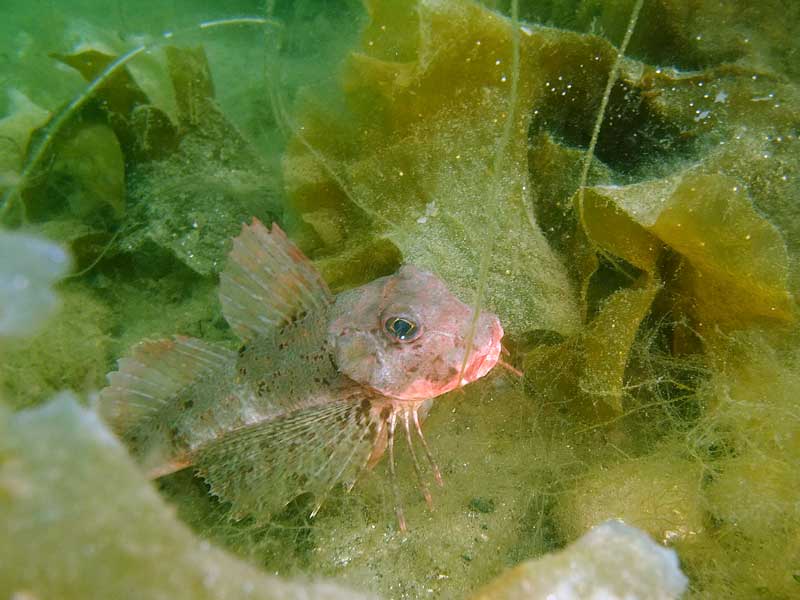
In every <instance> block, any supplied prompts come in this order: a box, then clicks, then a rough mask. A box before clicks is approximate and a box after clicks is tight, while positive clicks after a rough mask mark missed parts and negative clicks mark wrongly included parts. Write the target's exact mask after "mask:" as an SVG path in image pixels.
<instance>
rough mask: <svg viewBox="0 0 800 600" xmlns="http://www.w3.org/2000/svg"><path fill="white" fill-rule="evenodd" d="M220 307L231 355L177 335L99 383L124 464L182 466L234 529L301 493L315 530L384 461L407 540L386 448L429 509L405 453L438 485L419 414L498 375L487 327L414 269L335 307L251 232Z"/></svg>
mask: <svg viewBox="0 0 800 600" xmlns="http://www.w3.org/2000/svg"><path fill="white" fill-rule="evenodd" d="M220 299H221V302H222V311H223V314H224V316H225V318H226V319H227V321H228V323H229V324H230V326H231V328H232V329H233V330H234V331H235V332H236V334H237V335H238V336H239V337H240V338H241V339H242V341H243V345H242V346H241V347H240V349H239V351H238V352H234V351H231V350H228V349H227V348H224V347H222V346H218V345H215V344H210V343H207V342H203V341H201V340H198V339H195V338H189V337H184V336H175V337H174V338H172V339H167V340H159V341H150V340H145V341H143V342H140V343H139V344H137V345H136V346H134V347H133V349H132V350H131V351H130V353H129V355H128V356H126V357H124V358H121V359H120V360H119V362H118V370H117V371H114V372H112V373H109V375H108V380H109V385H108V387H106V388H104V389H103V390H102V391H101V392H100V402H99V410H100V413H101V415H102V416H103V417H104V418H105V419H106V421H107V422H109V423H110V424H111V425H112V427H113V428H114V430H115V431H116V432H117V433H118V434H119V435H120V437H122V439H123V440H124V441H125V442H126V444H127V445H128V447H129V448H130V450H131V452H132V454H133V456H134V457H135V458H136V459H137V460H138V461H139V463H140V464H141V465H142V467H143V468H144V469H145V470H146V472H147V473H148V474H149V475H150V476H151V477H161V476H163V475H167V474H169V473H172V472H174V471H177V470H180V469H183V468H186V467H194V468H195V470H196V471H197V473H198V474H199V475H200V476H202V477H203V478H204V479H205V480H206V481H207V483H208V484H209V486H210V488H211V491H212V493H214V494H215V495H217V496H219V497H220V498H221V499H223V500H226V501H228V502H230V503H231V505H232V509H233V513H234V515H235V516H237V517H242V516H245V515H250V516H253V517H254V518H256V519H266V518H268V517H269V516H270V515H271V514H274V513H275V512H276V511H278V510H280V509H281V508H283V507H284V506H285V505H286V504H287V503H288V502H289V501H291V500H292V499H293V498H295V497H296V496H297V495H299V494H301V493H304V492H310V493H311V494H313V496H314V498H315V508H314V510H313V512H312V515H311V516H314V515H315V514H316V512H317V511H318V510H319V507H320V506H321V505H322V502H323V501H324V499H325V497H326V496H327V494H328V493H329V492H330V490H331V489H332V488H333V487H334V486H335V485H336V484H337V483H338V482H345V483H346V484H348V485H349V486H352V485H353V484H354V483H355V481H356V479H357V477H358V475H359V474H360V473H361V471H362V470H363V469H365V468H367V467H369V466H372V465H374V464H375V463H376V462H377V461H378V460H379V459H380V458H381V456H382V455H383V454H384V452H385V451H386V450H387V449H388V454H389V471H390V479H391V482H392V487H393V490H394V494H395V512H396V514H397V519H398V523H399V526H400V528H401V529H403V530H404V529H405V519H404V517H403V511H402V507H401V504H400V500H399V492H398V486H397V481H396V476H395V461H394V439H395V435H396V433H397V432H398V431H399V430H402V432H403V434H404V437H405V439H406V442H407V444H408V447H409V449H410V453H411V458H412V462H413V466H414V470H415V473H416V476H417V483H418V485H419V488H420V491H421V492H422V495H423V496H424V498H425V500H426V501H427V502H428V504H429V505H431V495H430V492H429V491H428V487H427V485H426V484H425V482H424V479H423V476H422V469H421V467H420V461H419V460H418V458H417V454H416V451H415V449H414V443H413V442H414V440H415V439H418V440H419V441H420V443H421V445H422V448H423V451H424V455H425V457H426V459H427V461H428V463H429V465H430V468H431V470H432V472H433V475H434V478H435V479H436V480H437V482H439V483H441V475H440V473H439V469H438V467H437V466H436V463H435V462H434V460H433V458H432V455H431V452H430V450H429V448H428V445H427V444H426V442H425V438H424V436H423V434H422V428H421V427H420V420H421V418H420V417H421V415H420V413H421V412H422V413H424V411H425V410H426V409H427V407H428V406H429V405H430V401H431V399H433V398H435V397H436V396H439V395H441V394H444V393H445V392H448V391H450V390H453V389H455V388H457V387H460V386H462V385H466V384H468V383H470V382H472V381H475V380H476V379H478V378H480V377H483V376H484V375H486V373H488V372H489V371H490V370H491V369H492V368H493V367H494V366H495V364H497V362H498V360H499V358H500V351H501V345H500V341H501V338H502V337H503V329H502V327H501V325H500V321H499V320H498V318H497V317H496V316H495V315H493V314H491V313H488V312H481V313H480V314H479V315H478V318H477V320H475V319H473V316H474V311H473V309H472V308H471V307H469V306H468V305H466V304H464V303H463V302H461V301H460V300H458V299H457V298H456V297H455V296H453V295H452V294H451V293H450V292H449V290H448V289H447V287H446V286H445V284H444V282H442V281H441V280H440V279H439V278H438V277H436V276H435V275H433V274H432V273H428V272H426V271H422V270H420V269H417V268H416V267H414V266H411V265H404V266H403V267H401V268H400V269H399V270H398V271H397V273H395V274H394V275H391V276H388V277H381V278H379V279H376V280H375V281H372V282H370V283H368V284H366V285H363V286H360V287H358V288H354V289H351V290H348V291H345V292H342V293H340V294H338V295H336V296H334V295H333V294H331V292H330V290H329V289H328V287H327V285H326V284H325V281H324V280H323V279H322V276H321V275H320V274H319V272H318V271H317V270H316V269H315V268H314V266H313V264H312V263H311V261H309V260H308V259H307V258H306V257H305V256H304V255H303V253H302V252H301V251H300V250H299V249H298V248H297V247H296V246H295V245H294V244H293V243H292V242H291V241H290V240H289V239H288V238H287V237H286V235H285V234H284V232H283V231H282V230H281V229H280V228H279V227H278V226H277V225H275V224H273V225H272V229H271V231H269V230H267V228H266V227H264V225H263V224H262V223H261V222H260V221H258V220H257V219H253V223H252V224H251V225H244V226H243V227H242V232H241V234H240V235H239V236H238V237H236V238H235V239H234V241H233V249H232V251H231V252H230V255H229V260H228V263H227V265H226V267H225V270H224V271H223V272H222V274H221V277H220ZM473 321H475V323H476V324H477V326H476V328H475V331H474V337H473V340H472V343H471V344H469V343H468V340H467V338H468V335H467V331H468V330H469V329H470V326H471V324H472V323H473ZM468 347H469V349H468ZM467 352H469V355H468V356H466V359H465V355H466V353H467ZM398 425H399V427H398Z"/></svg>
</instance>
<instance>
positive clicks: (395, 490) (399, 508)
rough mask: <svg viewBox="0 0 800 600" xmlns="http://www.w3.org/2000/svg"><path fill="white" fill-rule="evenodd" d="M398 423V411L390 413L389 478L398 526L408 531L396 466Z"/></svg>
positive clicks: (401, 529) (403, 530)
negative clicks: (395, 453)
mask: <svg viewBox="0 0 800 600" xmlns="http://www.w3.org/2000/svg"><path fill="white" fill-rule="evenodd" d="M396 425H397V411H394V410H393V411H392V413H391V414H390V415H389V479H390V480H391V485H392V494H393V495H394V514H395V515H396V516H397V526H398V527H399V528H400V531H402V532H405V531H406V518H405V516H404V515H403V503H402V502H400V487H399V486H398V485H397V472H396V470H395V466H394V430H395V426H396Z"/></svg>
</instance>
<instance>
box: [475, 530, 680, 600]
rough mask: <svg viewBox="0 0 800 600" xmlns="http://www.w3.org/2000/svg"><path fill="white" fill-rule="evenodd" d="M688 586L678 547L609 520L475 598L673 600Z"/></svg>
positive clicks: (496, 583)
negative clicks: (660, 543)
mask: <svg viewBox="0 0 800 600" xmlns="http://www.w3.org/2000/svg"><path fill="white" fill-rule="evenodd" d="M687 584H688V580H687V579H686V576H685V575H684V574H683V573H682V572H681V570H680V566H679V564H678V557H677V555H676V554H675V551H674V550H670V549H668V548H665V547H663V546H661V545H659V544H657V543H656V542H655V541H653V540H652V539H651V538H650V536H648V535H647V534H646V533H644V532H643V531H640V530H639V529H636V528H635V527H631V526H629V525H626V524H625V523H622V522H621V521H606V522H605V523H602V524H601V525H598V526H597V527H595V528H594V529H592V530H591V531H589V532H588V533H587V534H585V535H584V536H583V537H581V538H580V539H579V540H577V541H576V542H574V543H573V544H571V545H570V546H567V548H565V549H564V550H562V551H561V552H557V553H554V554H548V555H546V556H543V557H541V558H539V559H537V560H532V561H529V562H526V563H523V564H521V565H519V566H518V567H516V568H514V569H512V570H511V571H509V572H507V573H506V574H505V575H501V576H500V577H498V578H497V579H496V580H495V581H494V582H492V583H490V584H489V585H488V586H487V587H486V588H484V589H483V590H482V591H481V592H479V593H478V594H477V595H476V596H474V598H473V600H489V599H494V598H503V599H506V600H514V599H520V600H522V599H523V598H524V599H526V600H582V599H590V600H600V599H602V600H639V599H641V600H645V599H647V600H673V599H675V598H679V597H680V596H681V595H682V594H683V593H684V592H685V591H686V586H687Z"/></svg>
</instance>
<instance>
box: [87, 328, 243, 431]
mask: <svg viewBox="0 0 800 600" xmlns="http://www.w3.org/2000/svg"><path fill="white" fill-rule="evenodd" d="M235 360H236V353H235V352H232V351H230V350H227V349H226V348H222V347H219V346H216V345H213V344H209V343H206V342H203V341H201V340H198V339H195V338H191V337H185V336H175V337H174V338H172V339H168V340H158V341H152V340H145V341H143V342H140V343H139V344H137V345H135V346H134V347H133V349H132V350H131V352H130V354H129V355H128V356H125V357H124V358H121V359H120V360H119V361H118V363H117V365H118V366H117V370H116V371H113V372H111V373H109V374H108V382H109V385H108V387H106V388H104V389H103V390H102V391H101V392H100V404H99V409H100V414H101V415H102V416H103V418H104V419H105V420H106V421H107V422H108V423H109V424H111V426H112V427H113V428H114V430H115V431H117V433H119V434H121V435H124V434H126V433H127V432H128V431H129V430H131V429H132V428H134V427H138V426H140V425H141V423H142V421H144V420H146V419H148V418H151V417H155V416H156V415H157V414H158V413H159V411H160V410H161V409H162V408H164V407H165V406H166V405H167V404H168V403H169V402H171V401H172V400H173V399H174V398H175V397H176V396H178V395H179V394H180V392H181V390H183V389H185V388H187V387H188V386H190V385H191V384H192V383H193V382H195V381H196V380H197V379H199V378H200V377H203V376H207V375H211V374H212V373H214V372H216V371H220V370H223V369H224V368H226V367H227V366H228V365H230V364H231V363H232V362H234V361H235Z"/></svg>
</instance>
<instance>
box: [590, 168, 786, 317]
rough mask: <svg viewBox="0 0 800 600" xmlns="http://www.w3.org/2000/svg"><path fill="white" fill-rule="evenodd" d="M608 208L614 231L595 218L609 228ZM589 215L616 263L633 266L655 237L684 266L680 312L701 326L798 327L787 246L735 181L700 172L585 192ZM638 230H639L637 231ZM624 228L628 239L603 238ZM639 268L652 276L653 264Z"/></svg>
mask: <svg viewBox="0 0 800 600" xmlns="http://www.w3.org/2000/svg"><path fill="white" fill-rule="evenodd" d="M610 207H613V208H612V210H616V211H617V213H616V214H617V219H616V222H615V223H613V224H612V225H613V227H607V228H603V227H595V225H594V224H593V221H594V220H595V219H596V218H597V219H605V220H606V222H607V223H608V220H607V218H606V217H604V216H603V215H604V214H607V211H608V210H609V208H610ZM583 210H584V223H586V224H587V225H585V230H586V231H587V234H588V235H589V237H590V238H591V239H592V240H593V241H594V240H596V241H597V243H598V245H600V246H602V247H603V248H605V249H606V250H607V251H609V252H611V253H612V254H614V255H616V256H620V257H623V258H625V259H626V260H629V261H630V262H634V261H635V260H637V259H638V257H640V256H642V255H643V254H642V250H644V249H649V247H650V245H652V242H648V243H644V244H640V245H641V250H639V251H633V250H632V247H631V244H632V241H634V240H637V239H639V240H644V239H648V238H650V237H651V236H653V237H655V238H657V239H658V240H660V242H661V243H663V244H664V245H666V246H668V247H669V248H671V249H672V250H673V251H674V252H676V253H678V254H679V255H680V256H681V257H682V258H683V259H684V261H685V265H684V267H683V268H682V269H680V271H679V272H678V273H677V274H676V276H675V277H676V283H675V285H676V286H677V289H678V290H680V295H681V296H682V297H683V299H684V302H683V306H682V307H680V308H682V309H683V310H686V311H687V312H689V313H690V314H692V315H693V316H694V317H695V319H696V320H697V322H698V323H697V324H698V326H700V327H702V326H703V325H709V324H718V325H721V326H724V327H727V328H735V327H738V326H742V325H744V324H747V323H752V322H754V321H758V320H768V321H773V322H784V323H786V322H790V321H792V320H793V318H794V306H793V301H792V299H791V296H790V294H789V292H788V289H787V285H788V284H787V280H788V274H789V271H788V270H789V263H788V255H787V252H786V246H785V243H784V241H783V239H782V237H781V234H780V232H779V231H778V230H777V229H776V228H775V226H774V225H772V224H771V223H770V222H769V221H767V220H766V219H765V218H764V217H762V216H761V215H759V214H758V213H757V212H756V210H755V209H754V208H753V205H752V203H751V201H750V199H749V198H748V197H747V195H746V194H745V193H744V192H743V190H742V188H741V185H740V184H739V183H738V181H737V180H736V179H733V178H731V177H728V176H725V175H722V174H718V173H712V174H709V173H703V172H702V171H700V170H697V169H695V170H689V171H686V172H682V173H679V174H678V175H675V176H673V177H671V178H667V179H663V180H655V181H650V182H644V183H640V184H634V185H629V186H616V187H614V186H597V187H595V188H593V189H591V190H588V191H587V194H586V195H585V201H584V207H583ZM634 223H635V224H638V226H639V227H640V228H641V231H636V226H634V227H633V229H632V230H631V226H632V225H633V224H634ZM609 224H611V223H609ZM618 227H619V228H622V229H621V230H622V231H624V230H626V229H627V230H628V231H629V233H630V235H626V236H620V237H619V238H617V237H616V236H614V237H612V238H609V237H608V236H607V234H605V233H604V231H616V230H617V228H618ZM644 256H647V253H646V252H645V253H644ZM634 264H635V262H634ZM637 266H640V267H641V268H644V269H645V270H652V269H651V268H650V269H648V266H649V263H647V262H642V263H640V264H639V265H637Z"/></svg>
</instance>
